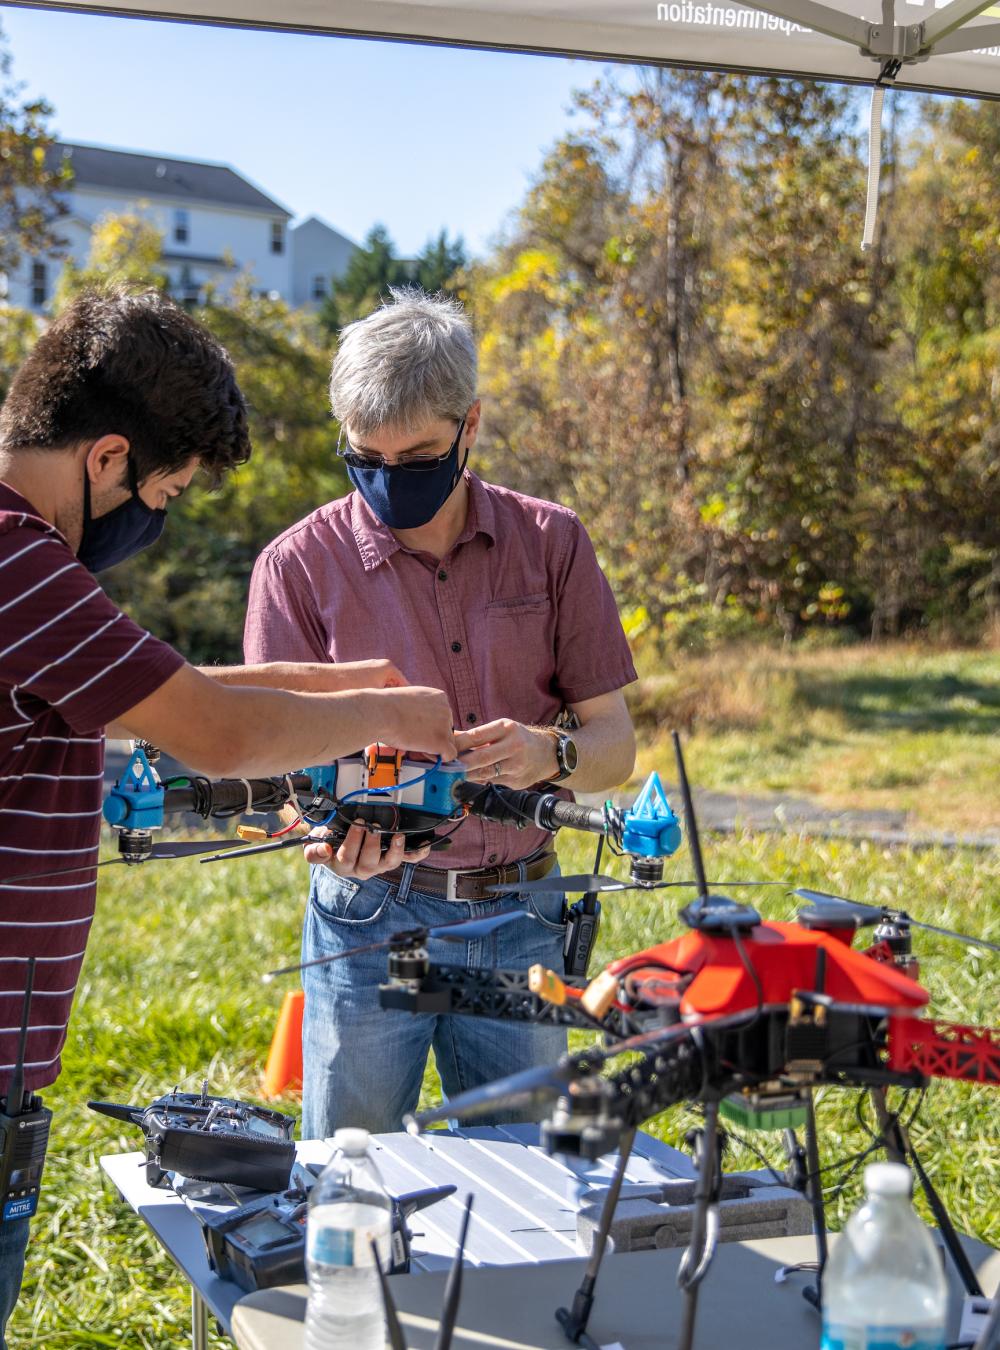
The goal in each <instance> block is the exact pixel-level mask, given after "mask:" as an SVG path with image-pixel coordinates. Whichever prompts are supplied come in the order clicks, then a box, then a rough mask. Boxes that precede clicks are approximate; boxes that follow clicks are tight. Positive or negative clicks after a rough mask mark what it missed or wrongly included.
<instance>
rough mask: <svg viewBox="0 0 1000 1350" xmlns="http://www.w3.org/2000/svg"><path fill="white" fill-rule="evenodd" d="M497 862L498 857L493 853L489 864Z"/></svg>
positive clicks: (488, 860)
mask: <svg viewBox="0 0 1000 1350" xmlns="http://www.w3.org/2000/svg"><path fill="white" fill-rule="evenodd" d="M496 860H497V855H496V854H495V853H491V854H490V856H489V858H488V859H487V862H496Z"/></svg>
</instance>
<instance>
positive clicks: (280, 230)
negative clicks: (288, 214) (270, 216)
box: [271, 220, 285, 253]
mask: <svg viewBox="0 0 1000 1350" xmlns="http://www.w3.org/2000/svg"><path fill="white" fill-rule="evenodd" d="M284 251H285V222H284V221H283V220H272V221H271V252H272V253H284Z"/></svg>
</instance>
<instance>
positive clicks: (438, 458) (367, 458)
mask: <svg viewBox="0 0 1000 1350" xmlns="http://www.w3.org/2000/svg"><path fill="white" fill-rule="evenodd" d="M464 430H465V418H464V417H463V418H462V420H461V422H459V424H458V431H457V432H456V434H455V439H454V440H453V441H452V443H451V445H450V446H449V447H448V450H447V452H446V453H445V454H443V455H411V456H410V457H409V458H407V459H398V460H396V461H395V462H394V463H389V462H388V461H387V460H386V458H385V456H384V455H362V454H360V453H359V452H358V451H357V450H355V449H354V448H353V446H352V445H351V443H350V441H349V440H348V439H347V437H346V436H345V435H344V429H343V427H341V429H340V436H339V438H338V440H337V454H338V455H339V457H340V458H341V459H342V460H343V461H344V463H345V464H346V465H347V467H348V468H349V469H403V470H405V471H406V472H407V473H430V472H431V470H432V469H436V468H437V467H438V465H440V464H444V463H445V461H446V460H448V459H450V458H451V456H452V455H453V454H454V453H455V451H456V450H457V449H458V443H459V441H460V440H461V439H462V432H463V431H464Z"/></svg>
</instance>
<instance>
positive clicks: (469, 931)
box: [262, 909, 528, 984]
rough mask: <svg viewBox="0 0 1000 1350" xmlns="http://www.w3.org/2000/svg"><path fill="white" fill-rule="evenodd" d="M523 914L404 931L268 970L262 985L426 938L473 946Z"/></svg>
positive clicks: (525, 915) (519, 911) (525, 916)
mask: <svg viewBox="0 0 1000 1350" xmlns="http://www.w3.org/2000/svg"><path fill="white" fill-rule="evenodd" d="M527 917H528V914H527V911H526V910H523V909H518V910H514V911H513V913H511V914H494V915H493V917H492V918H489V919H456V920H454V921H453V922H452V923H439V924H437V925H436V926H435V927H434V928H408V929H406V930H405V931H403V932H401V933H394V934H393V936H392V937H391V938H386V939H385V940H384V941H382V942H369V943H366V944H365V946H363V947H352V948H351V949H350V951H346V952H334V954H333V955H332V956H318V957H317V958H316V959H315V960H314V961H302V962H300V963H299V964H298V965H296V966H282V968H281V969H280V970H269V971H268V972H267V974H266V975H264V976H262V979H263V980H264V983H265V984H269V983H270V982H271V980H273V979H276V978H277V977H278V976H279V975H292V974H294V973H295V972H296V971H297V970H307V969H308V968H309V967H310V966H328V965H330V963H331V962H332V961H344V960H346V959H347V958H348V957H349V956H361V955H362V954H364V953H365V952H379V951H389V950H390V949H391V948H393V947H401V946H407V945H413V946H419V945H420V944H422V943H424V942H426V941H427V939H428V938H438V939H439V940H440V941H441V942H475V941H476V940H477V939H478V938H484V937H489V935H490V934H491V933H493V932H495V931H496V929H498V928H503V927H504V925H505V924H508V923H516V922H517V921H518V919H526V918H527Z"/></svg>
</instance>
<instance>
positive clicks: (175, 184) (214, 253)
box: [6, 143, 354, 311]
mask: <svg viewBox="0 0 1000 1350" xmlns="http://www.w3.org/2000/svg"><path fill="white" fill-rule="evenodd" d="M52 153H53V156H54V158H56V159H58V160H65V161H66V162H68V164H69V165H70V167H71V169H72V171H73V181H72V184H71V186H70V188H69V189H68V190H67V192H66V193H65V194H64V199H65V201H66V204H67V206H68V208H69V214H68V215H67V216H64V217H63V218H62V219H61V220H60V221H59V222H58V224H57V230H58V232H59V234H60V235H61V236H62V238H64V239H65V241H66V243H65V246H64V248H63V250H62V252H63V253H64V254H67V255H69V256H70V257H72V258H73V259H74V261H76V262H77V263H80V264H83V263H85V262H86V260H87V256H88V254H89V251H90V234H91V230H92V229H93V227H94V225H95V223H96V222H97V221H98V220H99V219H100V217H101V216H104V215H107V214H109V213H115V214H117V213H121V212H124V211H133V212H138V213H139V214H141V215H143V216H145V217H146V218H148V219H149V220H150V221H151V222H152V223H153V224H154V225H155V226H156V228H157V229H158V230H159V231H160V233H161V234H162V236H163V265H164V269H165V271H166V272H167V274H168V275H169V277H170V290H171V293H172V294H173V295H175V296H176V297H177V298H178V299H179V300H182V301H197V300H199V299H200V298H201V297H202V295H203V294H204V290H205V287H206V286H207V285H208V284H212V285H213V286H214V287H215V288H216V289H217V290H220V291H222V292H225V291H226V290H228V289H229V287H230V286H231V285H232V283H233V281H234V280H235V279H236V277H237V276H238V275H239V274H240V273H241V272H249V273H250V274H251V276H252V278H253V283H254V285H255V286H256V287H257V288H259V289H260V290H261V291H264V292H271V291H273V292H276V293H277V294H278V295H280V296H281V297H282V298H283V299H285V300H287V301H288V302H289V303H290V304H307V303H309V300H308V299H307V298H306V292H307V291H308V292H310V293H314V292H316V291H317V290H318V285H319V283H318V277H319V276H320V274H322V273H325V274H326V276H327V278H329V276H331V275H339V274H340V273H341V272H342V271H343V269H344V267H346V265H347V262H346V259H347V258H348V257H349V256H350V252H351V250H352V249H353V247H354V245H353V244H351V243H350V241H349V240H347V239H345V238H344V237H343V236H342V235H339V234H337V232H336V230H333V229H331V228H330V227H329V226H328V225H324V224H323V222H321V221H315V220H312V219H311V220H309V221H306V222H305V223H304V225H303V226H301V227H300V230H305V231H306V233H305V234H304V235H303V243H304V245H305V246H306V252H307V254H308V262H307V263H306V264H305V265H304V267H299V266H298V265H297V264H296V263H295V261H294V259H293V241H294V239H295V237H296V236H297V235H298V233H299V231H292V230H290V229H289V225H290V222H291V219H292V214H291V212H290V211H288V210H286V209H285V207H284V206H282V205H281V204H280V203H279V202H276V201H275V200H274V199H273V198H271V197H269V196H267V194H266V193H265V192H262V191H261V189H260V188H258V187H255V186H254V184H253V183H251V182H249V181H248V180H247V179H246V178H244V177H243V176H242V175H241V174H238V173H237V172H236V171H235V169H231V168H229V166H228V165H225V164H209V163H204V162H202V161H199V160H190V159H171V158H168V157H167V156H165V155H147V154H136V153H134V152H132V151H127V150H110V149H107V148H106V147H104V146H94V145H76V144H67V143H59V144H57V145H55V146H54V147H53V152H52ZM313 225H315V226H318V227H319V231H321V232H325V233H322V234H318V233H317V232H316V231H315V230H312V229H309V228H307V227H310V226H313ZM324 245H325V246H326V251H325V252H324ZM345 250H346V252H345ZM61 268H62V261H61V259H59V258H57V257H54V256H49V257H38V256H35V257H28V256H26V257H23V258H22V260H21V264H20V267H19V268H18V270H17V272H16V273H14V274H12V275H11V276H10V277H8V278H7V296H6V299H7V301H8V303H10V304H12V305H17V306H20V307H23V308H25V309H32V310H36V311H42V310H44V309H45V307H46V305H47V304H48V302H49V300H50V299H51V297H52V293H53V291H54V289H55V285H56V282H57V280H58V277H59V273H60V270H61ZM300 274H301V275H302V276H303V277H305V278H306V280H305V282H304V283H303V285H302V286H301V287H299V286H298V285H297V282H298V278H299V276H300ZM299 291H301V292H302V296H303V298H302V299H301V300H300V299H298V298H297V295H298V293H299Z"/></svg>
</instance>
